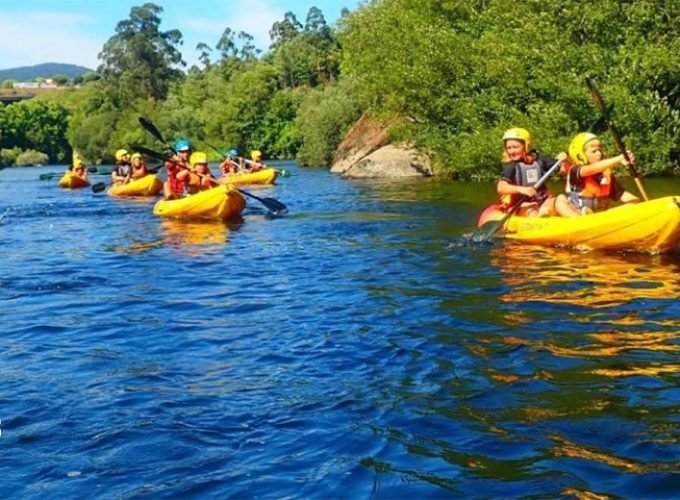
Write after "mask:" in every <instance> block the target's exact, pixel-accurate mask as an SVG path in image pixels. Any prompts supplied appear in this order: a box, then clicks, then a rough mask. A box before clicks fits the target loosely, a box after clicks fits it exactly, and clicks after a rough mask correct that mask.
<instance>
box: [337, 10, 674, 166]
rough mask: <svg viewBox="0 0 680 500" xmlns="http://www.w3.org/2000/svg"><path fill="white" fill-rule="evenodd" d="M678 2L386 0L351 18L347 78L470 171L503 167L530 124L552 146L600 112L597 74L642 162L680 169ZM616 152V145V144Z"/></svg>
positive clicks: (421, 141)
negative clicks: (503, 152)
mask: <svg viewBox="0 0 680 500" xmlns="http://www.w3.org/2000/svg"><path fill="white" fill-rule="evenodd" d="M679 6H680V4H679V3H678V2H677V1H676V0H668V1H651V0H628V1H610V0H600V1H593V2H580V1H578V0H528V1H525V2H505V1H502V0H487V1H476V2H470V1H459V0H422V1H415V0H383V1H378V2H373V3H372V4H371V5H370V6H367V7H365V8H363V9H360V10H359V12H357V13H356V14H355V15H353V16H350V17H349V19H348V20H347V27H346V30H345V37H344V40H343V41H344V46H343V47H344V54H343V70H344V75H345V76H348V77H353V78H355V79H356V80H357V81H360V82H362V83H363V85H362V86H361V91H362V93H363V97H364V98H365V99H366V100H367V102H369V103H370V105H371V109H372V110H374V111H380V112H384V111H390V112H393V113H397V114H401V115H406V116H410V117H412V121H411V122H408V123H411V125H409V126H408V127H406V128H405V129H402V130H397V131H394V132H395V134H396V135H397V136H401V137H403V138H407V139H410V140H412V141H414V142H415V143H416V144H417V145H419V146H420V147H421V148H422V149H424V150H426V151H428V152H429V153H430V154H431V155H432V156H433V157H434V159H435V160H436V162H437V164H438V165H439V166H440V167H441V168H443V169H445V170H447V171H449V172H450V173H451V174H452V175H456V176H460V177H464V178H477V177H489V176H493V175H495V172H497V166H496V165H497V163H498V158H499V156H500V142H499V138H500V137H501V135H502V131H503V129H505V128H508V127H509V126H524V127H526V128H528V129H530V130H531V131H532V132H533V133H534V135H535V136H536V142H537V144H538V146H539V147H540V148H541V149H543V150H544V151H545V152H547V153H557V152H558V151H559V150H564V149H565V148H566V147H567V144H568V142H569V139H570V137H571V136H573V135H574V134H575V133H577V132H578V131H581V130H584V129H586V128H588V127H589V125H590V124H591V123H592V122H593V121H594V120H595V119H596V118H597V112H596V110H595V108H594V106H593V102H592V100H591V96H590V95H589V92H588V89H587V88H586V86H585V85H584V78H585V77H586V76H591V77H594V78H595V81H596V82H597V83H598V85H599V87H600V90H601V92H602V93H603V95H604V96H605V98H606V100H607V101H608V102H609V103H614V102H615V103H616V104H617V109H616V113H615V115H614V116H613V118H612V119H613V120H614V121H615V122H616V124H617V126H618V128H619V129H620V130H621V131H622V132H623V133H624V135H625V136H626V138H627V141H628V144H629V146H630V147H632V148H633V149H635V150H636V151H638V152H639V153H640V154H639V156H640V160H641V162H640V163H641V164H642V170H644V171H647V172H663V171H667V170H668V169H669V168H670V167H671V165H674V166H675V167H676V168H678V165H679V162H680V151H679V145H678V136H679V133H680V114H679V111H678V95H679V94H680V88H679V87H678V81H679V78H678V77H679V76H680V75H679V72H680V50H679V49H680V37H678V35H679V34H680V29H679V28H680V12H679V9H680V7H679ZM612 152H613V148H612Z"/></svg>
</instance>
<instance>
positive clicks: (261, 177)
mask: <svg viewBox="0 0 680 500" xmlns="http://www.w3.org/2000/svg"><path fill="white" fill-rule="evenodd" d="M278 175H279V172H278V170H276V169H275V168H263V169H262V170H258V171H257V172H250V173H244V174H227V175H225V176H224V177H223V179H224V180H225V181H227V182H230V183H231V184H234V185H238V186H244V185H247V184H274V181H276V178H277V177H278Z"/></svg>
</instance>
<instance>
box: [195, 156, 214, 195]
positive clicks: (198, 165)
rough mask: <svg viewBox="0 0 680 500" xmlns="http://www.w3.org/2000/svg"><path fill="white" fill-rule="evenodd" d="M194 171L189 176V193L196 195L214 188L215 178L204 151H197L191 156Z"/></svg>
mask: <svg viewBox="0 0 680 500" xmlns="http://www.w3.org/2000/svg"><path fill="white" fill-rule="evenodd" d="M190 160H191V166H192V168H193V171H192V172H191V174H190V176H189V192H191V193H196V192H198V191H204V190H206V189H209V188H211V187H213V185H214V184H215V180H214V177H213V175H212V172H211V171H210V167H208V155H207V154H205V153H203V152H202V151H196V152H195V153H193V154H192V155H191V159H190Z"/></svg>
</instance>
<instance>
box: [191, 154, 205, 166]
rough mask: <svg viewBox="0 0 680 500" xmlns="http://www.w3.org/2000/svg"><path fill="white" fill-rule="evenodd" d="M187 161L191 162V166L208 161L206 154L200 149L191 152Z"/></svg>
mask: <svg viewBox="0 0 680 500" xmlns="http://www.w3.org/2000/svg"><path fill="white" fill-rule="evenodd" d="M189 163H191V166H192V167H195V166H196V165H199V164H201V163H208V155H207V154H205V153H203V152H201V151H196V152H195V153H191V156H190V157H189Z"/></svg>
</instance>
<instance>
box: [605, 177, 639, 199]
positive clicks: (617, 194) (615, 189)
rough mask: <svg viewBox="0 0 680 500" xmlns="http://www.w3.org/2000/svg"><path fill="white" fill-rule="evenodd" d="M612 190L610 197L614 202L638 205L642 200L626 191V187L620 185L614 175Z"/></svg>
mask: <svg viewBox="0 0 680 500" xmlns="http://www.w3.org/2000/svg"><path fill="white" fill-rule="evenodd" d="M611 182H612V185H611V189H610V190H609V197H610V198H611V199H612V200H615V201H620V202H621V203H637V202H638V201H640V198H638V197H637V196H635V195H634V194H633V193H630V192H628V191H626V190H625V189H624V187H623V186H622V185H621V184H620V183H619V181H618V180H617V179H616V177H614V176H613V175H612V177H611Z"/></svg>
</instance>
